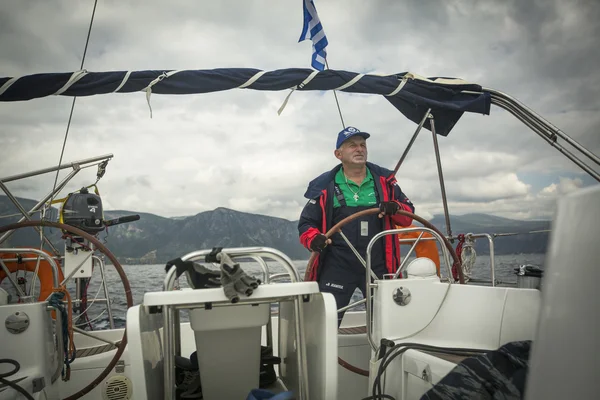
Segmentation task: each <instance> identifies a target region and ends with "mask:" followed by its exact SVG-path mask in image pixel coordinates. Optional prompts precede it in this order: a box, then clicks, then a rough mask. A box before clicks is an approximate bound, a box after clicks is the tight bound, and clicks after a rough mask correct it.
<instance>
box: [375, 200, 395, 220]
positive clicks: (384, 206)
mask: <svg viewBox="0 0 600 400" xmlns="http://www.w3.org/2000/svg"><path fill="white" fill-rule="evenodd" d="M399 209H400V205H399V204H398V203H396V202H395V201H384V202H383V203H381V204H380V205H379V211H381V212H380V213H379V218H382V217H383V216H384V215H394V214H396V213H397V212H398V210H399Z"/></svg>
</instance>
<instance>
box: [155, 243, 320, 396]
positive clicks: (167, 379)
mask: <svg viewBox="0 0 600 400" xmlns="http://www.w3.org/2000/svg"><path fill="white" fill-rule="evenodd" d="M211 251H212V250H199V251H194V252H191V253H188V254H186V255H185V256H183V257H181V260H182V261H194V260H197V259H201V258H202V257H204V256H206V255H208V254H210V252H211ZM221 251H222V252H223V253H226V254H228V255H229V256H230V257H231V258H232V259H235V258H238V259H239V258H252V259H254V260H256V261H258V263H259V264H260V265H261V268H263V272H264V274H265V276H266V277H267V280H269V279H272V278H273V277H272V276H271V275H269V267H268V265H267V263H266V262H265V261H264V259H263V258H264V257H266V258H270V259H273V260H275V261H278V262H279V263H281V264H282V265H283V267H284V268H285V269H286V271H287V275H288V276H289V277H290V280H291V281H292V282H300V274H299V273H298V271H297V270H296V268H295V267H294V263H293V262H292V260H291V259H290V258H289V257H288V256H286V255H285V254H284V253H282V252H280V251H279V250H276V249H272V248H267V247H242V248H224V249H222V250H221ZM176 273H177V269H176V268H171V269H170V270H169V271H168V272H167V276H166V277H165V279H164V282H163V290H164V291H171V290H173V288H174V287H175V282H176ZM284 300H287V301H290V300H291V301H293V302H294V309H295V321H294V322H295V326H294V327H295V333H296V342H297V349H298V358H297V363H298V365H297V368H298V371H299V374H300V381H299V387H298V391H299V393H298V395H299V397H298V398H299V399H307V398H308V393H309V383H308V363H307V355H306V342H305V335H304V313H303V310H302V306H301V302H302V296H293V298H289V297H285V298H281V299H278V301H284ZM269 302H270V301H269ZM245 303H252V304H254V303H257V301H256V300H245V299H241V300H240V301H239V302H238V303H235V304H222V305H220V306H228V307H231V306H236V305H239V304H245ZM193 306H194V305H193V304H190V305H177V306H171V305H165V306H163V310H162V312H163V324H164V328H163V329H164V341H165V345H164V390H165V392H164V395H165V398H166V399H170V398H174V394H175V393H174V390H175V389H174V388H175V365H174V360H175V355H180V343H179V342H180V337H181V334H180V326H179V311H180V310H181V309H187V308H190V307H193ZM213 306H217V304H213ZM270 319H271V318H269V321H270ZM269 335H271V339H270V341H271V342H272V329H267V341H269V338H268V336H269Z"/></svg>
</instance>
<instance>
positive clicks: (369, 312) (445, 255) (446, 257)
mask: <svg viewBox="0 0 600 400" xmlns="http://www.w3.org/2000/svg"><path fill="white" fill-rule="evenodd" d="M419 231H425V232H428V233H430V234H431V235H432V236H433V238H432V239H435V240H437V241H438V242H439V243H440V247H441V249H442V254H443V258H444V261H445V262H446V266H447V268H448V274H449V275H448V276H449V277H451V276H452V264H451V263H450V254H449V252H448V249H447V248H446V245H445V244H444V239H443V238H442V236H441V235H440V234H439V233H437V232H436V231H434V230H432V229H429V228H425V227H414V228H401V229H390V230H387V231H383V232H379V233H378V234H376V235H375V236H373V238H372V239H371V240H370V241H369V244H368V245H367V252H366V262H367V267H366V268H367V272H366V274H365V279H366V284H365V287H366V288H367V292H369V293H367V294H366V295H365V303H366V307H365V309H366V327H367V339H368V341H369V344H370V345H371V348H372V349H373V350H374V351H375V352H377V351H378V348H377V346H376V345H375V342H374V341H373V337H372V327H371V315H372V312H373V311H372V310H373V300H372V299H371V295H370V290H369V289H376V288H377V283H371V279H370V278H371V271H372V269H371V251H372V249H373V246H374V244H375V242H376V241H377V240H379V239H380V238H382V237H384V236H387V235H393V234H398V233H403V232H419ZM421 240H424V239H421ZM411 241H412V239H411ZM448 282H449V284H452V279H449V280H448Z"/></svg>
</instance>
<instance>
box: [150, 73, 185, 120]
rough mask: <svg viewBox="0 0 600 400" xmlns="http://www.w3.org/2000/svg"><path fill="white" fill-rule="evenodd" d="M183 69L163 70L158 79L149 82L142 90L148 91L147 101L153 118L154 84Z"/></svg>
mask: <svg viewBox="0 0 600 400" xmlns="http://www.w3.org/2000/svg"><path fill="white" fill-rule="evenodd" d="M181 71H182V70H180V69H179V70H176V71H170V72H163V73H162V74H160V75H159V76H158V77H157V78H156V79H154V80H153V81H152V82H150V83H149V84H148V86H146V87H145V88H144V89H142V91H145V92H146V101H147V102H148V108H149V109H150V118H152V106H151V105H150V95H151V94H152V86H154V85H156V84H157V83H158V82H160V81H162V80H163V79H165V78H168V77H171V76H173V75H175V74H176V73H178V72H181Z"/></svg>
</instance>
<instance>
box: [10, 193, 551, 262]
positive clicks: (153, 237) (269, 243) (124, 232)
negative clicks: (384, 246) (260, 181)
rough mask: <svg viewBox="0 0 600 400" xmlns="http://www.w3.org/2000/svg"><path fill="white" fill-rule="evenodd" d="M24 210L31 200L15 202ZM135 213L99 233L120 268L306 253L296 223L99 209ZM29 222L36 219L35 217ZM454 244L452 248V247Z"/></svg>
mask: <svg viewBox="0 0 600 400" xmlns="http://www.w3.org/2000/svg"><path fill="white" fill-rule="evenodd" d="M18 200H19V202H20V203H21V205H23V207H24V208H26V209H27V210H29V209H31V208H33V206H34V205H35V204H36V202H35V201H33V200H29V199H21V198H19V199H18ZM15 213H18V210H17V209H16V208H15V206H14V205H13V204H12V202H10V200H9V199H8V198H7V197H6V196H0V226H3V225H7V224H9V223H13V222H17V221H18V219H19V216H11V217H3V216H6V215H11V214H15ZM132 214H138V215H139V216H140V219H139V220H138V221H135V222H131V223H127V224H121V225H115V226H111V227H109V228H108V229H107V231H105V232H101V233H100V234H99V238H100V239H101V240H102V241H103V242H105V244H106V245H107V246H108V248H109V249H110V250H111V251H112V252H113V253H114V254H115V256H116V257H117V258H118V259H119V261H120V262H122V263H126V264H155V263H164V262H166V261H168V260H171V259H173V258H176V257H180V256H182V255H185V254H187V253H189V252H191V251H194V250H200V249H209V248H212V247H247V246H265V247H272V248H276V249H278V250H280V251H282V252H284V253H285V254H287V255H288V256H289V257H290V258H292V259H295V260H306V259H308V258H309V256H310V253H309V252H308V251H307V250H306V249H304V248H303V247H302V245H300V242H299V240H298V230H297V225H298V221H289V220H287V219H283V218H276V217H270V216H266V215H258V214H251V213H245V212H240V211H235V210H231V209H228V208H222V207H220V208H217V209H215V210H212V211H204V212H201V213H199V214H196V215H193V216H188V217H177V218H166V217H161V216H158V215H154V214H148V213H141V212H136V211H126V210H116V211H108V210H105V211H104V218H105V219H106V220H109V219H113V218H118V217H121V216H125V215H132ZM57 216H58V210H57V209H52V210H51V214H50V215H49V216H47V217H48V218H49V219H50V220H51V221H56V220H57ZM33 218H34V219H39V214H36V215H35V216H34V217H33ZM430 222H431V223H432V224H433V225H434V226H436V227H437V228H438V229H439V230H440V231H442V232H443V233H444V234H446V233H447V232H446V221H445V217H444V216H443V215H436V216H434V218H433V219H431V220H430ZM450 222H451V228H452V233H453V234H454V235H456V234H458V233H468V232H471V233H490V234H493V233H509V232H510V233H512V232H520V233H524V232H529V231H537V230H546V229H550V226H551V222H550V221H519V220H513V219H508V218H502V217H497V216H493V215H488V214H466V215H460V216H458V215H452V216H451V217H450ZM45 235H46V236H47V237H48V238H49V239H50V240H51V241H52V243H54V244H55V246H56V247H57V248H58V249H60V250H62V249H63V248H64V242H63V241H62V240H61V233H60V232H59V231H58V230H56V229H45ZM39 236H40V235H39V233H37V232H35V231H34V230H33V229H32V228H26V229H20V230H18V231H17V232H15V234H13V235H12V236H11V237H10V238H9V239H8V240H7V241H6V242H4V243H2V244H0V247H24V246H36V245H37V246H39V240H40V238H39ZM547 243H548V233H547V232H543V233H536V234H521V235H517V236H507V237H498V238H496V239H495V241H494V245H495V253H496V254H519V253H544V252H545V251H546V246H547ZM456 244H457V243H456V242H454V244H453V245H454V246H456ZM475 249H476V251H477V253H478V254H489V245H488V241H487V239H479V240H477V242H476V247H475Z"/></svg>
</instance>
